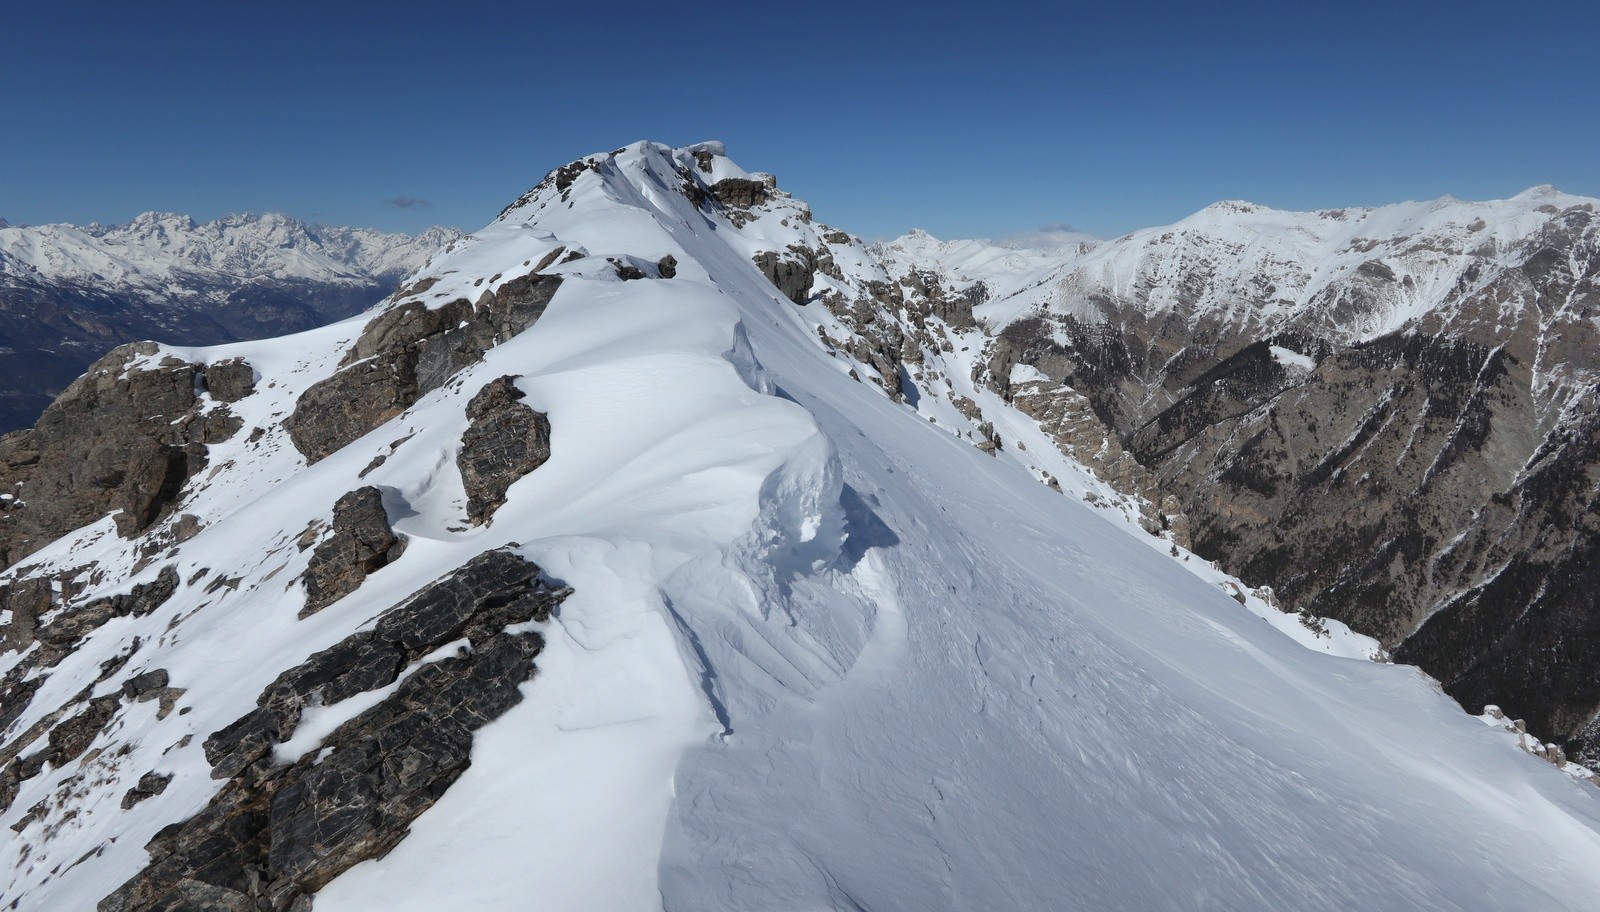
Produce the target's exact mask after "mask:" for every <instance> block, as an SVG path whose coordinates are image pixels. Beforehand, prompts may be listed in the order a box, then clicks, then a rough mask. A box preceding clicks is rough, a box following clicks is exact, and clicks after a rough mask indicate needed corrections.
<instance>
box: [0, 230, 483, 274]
mask: <svg viewBox="0 0 1600 912" xmlns="http://www.w3.org/2000/svg"><path fill="white" fill-rule="evenodd" d="M461 236H462V233H461V232H459V231H457V230H456V229H453V228H440V227H434V228H429V229H427V230H426V231H423V232H421V233H419V234H416V235H409V234H398V233H386V232H382V231H377V230H374V229H371V228H344V227H336V226H326V225H314V224H308V223H306V222H302V221H299V220H298V219H294V218H290V217H289V216H286V215H280V214H277V213H268V214H265V215H252V214H244V215H229V216H225V217H223V218H219V219H215V220H213V221H209V222H202V223H196V222H195V221H194V220H193V219H191V218H189V217H188V216H185V215H177V214H174V213H166V212H146V213H144V214H142V215H140V216H138V217H137V218H135V219H134V220H133V221H131V222H129V223H128V224H126V225H110V226H106V225H99V224H90V225H87V226H76V225H67V224H58V225H38V226H8V225H0V270H3V271H4V272H7V273H11V274H13V275H18V276H23V277H28V278H34V279H40V280H45V281H56V282H91V281H92V282H97V283H105V284H109V285H111V286H114V287H121V286H134V287H137V286H157V287H159V286H162V285H165V284H168V283H171V282H196V281H205V280H211V281H239V280H248V279H253V278H258V277H259V278H271V279H276V280H285V281H295V280H304V281H314V282H371V281H374V280H376V281H394V280H395V279H398V278H399V277H400V276H402V275H404V274H406V273H409V272H412V271H414V270H415V269H416V268H417V267H418V266H420V265H422V263H424V262H425V261H426V260H427V258H428V257H429V256H431V255H432V254H433V253H434V252H435V251H437V250H438V249H440V248H442V247H444V246H445V245H447V244H449V243H450V242H451V241H453V240H456V239H457V238H459V237H461Z"/></svg>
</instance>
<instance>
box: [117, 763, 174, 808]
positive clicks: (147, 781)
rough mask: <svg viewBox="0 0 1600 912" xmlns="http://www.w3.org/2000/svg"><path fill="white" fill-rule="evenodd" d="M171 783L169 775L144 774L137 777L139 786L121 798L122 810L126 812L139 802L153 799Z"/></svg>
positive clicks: (129, 790) (170, 775)
mask: <svg viewBox="0 0 1600 912" xmlns="http://www.w3.org/2000/svg"><path fill="white" fill-rule="evenodd" d="M171 782H172V774H171V773H167V774H165V775H163V774H161V773H154V772H152V773H145V774H144V775H143V776H140V777H139V784H138V785H135V786H134V787H133V788H131V789H128V791H127V793H126V794H124V795H123V796H122V809H123V810H124V811H126V810H127V809H129V808H131V807H133V806H134V805H136V804H138V803H139V802H141V801H144V800H146V799H149V798H154V797H155V796H157V795H159V794H161V793H162V792H164V791H166V790H167V785H168V784H170V783H171Z"/></svg>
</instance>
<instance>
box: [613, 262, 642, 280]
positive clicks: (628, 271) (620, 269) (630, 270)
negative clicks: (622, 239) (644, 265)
mask: <svg viewBox="0 0 1600 912" xmlns="http://www.w3.org/2000/svg"><path fill="white" fill-rule="evenodd" d="M612 268H614V269H615V270H616V273H617V278H619V279H621V280H622V281H624V282H632V281H633V280H635V279H642V278H644V277H645V271H644V270H643V269H640V268H639V267H637V266H635V265H633V264H632V263H624V262H620V261H616V260H613V261H612Z"/></svg>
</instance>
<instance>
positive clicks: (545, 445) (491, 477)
mask: <svg viewBox="0 0 1600 912" xmlns="http://www.w3.org/2000/svg"><path fill="white" fill-rule="evenodd" d="M515 381H516V378H515V377H501V378H499V379H497V380H494V381H492V382H490V383H489V384H488V385H487V386H485V387H484V388H483V389H482V390H480V391H479V392H478V394H477V395H476V396H474V397H472V401H471V402H469V403H468V404H467V420H468V421H470V422H471V424H469V425H468V426H467V432H466V433H465V434H463V435H462V437H461V453H460V454H459V455H458V456H457V457H456V465H457V467H459V468H460V470H461V482H462V485H463V486H464V487H465V488H466V491H467V517H468V518H469V519H471V520H472V521H473V522H474V523H478V524H482V523H486V522H489V521H490V520H491V518H492V517H493V516H494V511H496V510H498V509H500V505H501V504H503V503H505V502H506V491H507V489H509V488H510V487H511V484H512V483H513V482H515V481H516V480H517V479H519V478H521V477H522V476H524V475H526V474H528V473H529V472H532V471H533V470H534V469H537V468H538V467H540V466H542V465H544V464H545V462H546V461H547V460H549V458H550V419H549V418H548V417H547V416H546V415H545V414H544V413H543V412H536V411H534V410H533V409H531V408H529V407H528V406H526V405H523V404H522V402H521V401H520V400H521V399H522V398H523V393H522V391H521V390H519V389H517V386H516V382H515Z"/></svg>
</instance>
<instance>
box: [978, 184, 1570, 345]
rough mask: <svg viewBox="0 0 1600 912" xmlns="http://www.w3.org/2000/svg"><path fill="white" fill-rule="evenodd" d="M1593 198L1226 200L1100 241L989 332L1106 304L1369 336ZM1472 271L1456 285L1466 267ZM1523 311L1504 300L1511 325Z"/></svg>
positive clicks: (1420, 309)
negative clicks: (1299, 203) (1348, 204)
mask: <svg viewBox="0 0 1600 912" xmlns="http://www.w3.org/2000/svg"><path fill="white" fill-rule="evenodd" d="M1595 205H1600V201H1597V200H1592V199H1587V198H1584V197H1577V196H1572V195H1570V194H1566V193H1562V192H1560V191H1559V190H1556V189H1555V188H1553V187H1549V186H1539V187H1533V188H1530V189H1528V190H1526V191H1524V192H1522V193H1520V194H1518V195H1517V196H1515V197H1512V198H1511V199H1506V200H1488V201H1482V202H1472V201H1465V200H1458V199H1455V198H1454V197H1449V196H1446V197H1441V198H1440V199H1437V200H1432V201H1427V202H1408V203H1398V204H1395V205H1389V206H1380V207H1373V208H1348V209H1324V210H1319V211H1315V212H1289V211H1283V210H1278V209H1271V208H1268V207H1266V206H1260V205H1256V204H1253V203H1247V202H1241V201H1226V202H1219V203H1214V204H1212V205H1210V206H1207V207H1206V208H1205V209H1202V210H1200V211H1199V212H1197V213H1195V214H1193V215H1191V216H1189V217H1188V218H1185V219H1183V220H1181V221H1178V222H1176V223H1174V224H1172V225H1168V226H1163V227H1158V228H1147V229H1143V230H1140V231H1135V232H1133V233H1131V234H1128V235H1125V236H1123V237H1120V238H1117V239H1115V240H1112V241H1107V242H1105V243H1103V244H1101V245H1099V246H1098V247H1096V248H1095V249H1093V250H1091V251H1088V252H1087V253H1086V254H1084V255H1083V256H1072V257H1070V258H1066V259H1064V260H1063V261H1061V262H1060V263H1059V265H1058V266H1057V268H1056V271H1055V272H1054V274H1052V275H1051V276H1049V277H1048V278H1046V279H1045V280H1044V281H1043V282H1041V283H1039V284H1038V285H1037V286H1035V287H1031V288H1028V289H1024V290H1022V291H1020V292H1019V293H1017V294H1015V295H1013V296H1011V297H1010V298H1009V299H1008V300H1004V301H998V300H997V301H995V302H993V303H991V304H990V305H989V306H988V307H987V308H986V309H985V311H984V316H985V319H986V321H987V322H989V323H991V325H999V324H1004V323H1007V322H1010V321H1012V320H1015V319H1017V318H1019V317H1021V316H1025V315H1027V314H1028V313H1032V312H1038V311H1041V310H1046V309H1052V308H1054V309H1056V310H1062V309H1063V308H1064V309H1065V311H1066V312H1070V313H1073V314H1074V315H1076V316H1078V317H1080V318H1091V319H1105V318H1107V317H1110V316H1112V314H1109V313H1106V312H1105V311H1106V307H1107V305H1105V304H1099V305H1096V304H1094V303H1092V302H1093V300H1094V299H1095V298H1096V297H1101V298H1105V299H1109V300H1111V301H1114V302H1116V304H1115V306H1116V307H1127V308H1130V309H1132V310H1136V311H1140V312H1143V313H1145V314H1147V315H1151V316H1154V315H1159V314H1163V313H1166V312H1171V311H1177V312H1180V313H1182V314H1184V315H1185V316H1191V317H1200V316H1204V317H1207V318H1211V319H1215V320H1217V321H1218V322H1219V323H1221V324H1223V325H1225V326H1230V327H1233V328H1236V329H1242V330H1248V331H1251V332H1253V333H1254V334H1256V335H1260V336H1265V335H1268V334H1270V333H1271V332H1273V331H1281V330H1284V329H1289V328H1295V327H1310V328H1314V329H1316V330H1319V331H1323V332H1327V333H1330V334H1332V335H1333V336H1335V337H1337V338H1339V339H1341V340H1343V341H1360V340H1364V339H1372V338H1376V337H1378V336H1381V335H1384V334H1386V333H1390V332H1393V331H1395V330H1397V329H1400V328H1401V327H1403V326H1406V325H1407V324H1409V323H1412V322H1414V321H1416V320H1418V319H1420V318H1422V317H1423V316H1425V315H1427V314H1429V313H1431V312H1434V311H1439V310H1448V309H1449V308H1451V307H1452V306H1453V305H1454V304H1455V303H1456V302H1458V301H1460V300H1461V299H1463V298H1466V297H1469V296H1470V295H1471V294H1472V293H1473V292H1475V291H1477V290H1478V289H1480V288H1482V287H1483V286H1485V285H1487V284H1489V282H1490V281H1492V280H1493V278H1494V277H1495V274H1496V271H1497V269H1499V268H1504V267H1506V266H1509V265H1514V264H1516V263H1518V262H1519V261H1520V258H1522V257H1524V256H1525V255H1526V250H1527V248H1528V246H1529V245H1530V244H1531V243H1534V242H1535V241H1536V235H1537V233H1538V231H1539V230H1540V229H1541V228H1542V227H1543V226H1544V225H1545V224H1546V223H1548V222H1550V221H1551V218H1552V216H1554V215H1556V214H1557V213H1558V212H1560V211H1561V210H1566V209H1569V208H1571V207H1574V206H1578V207H1583V206H1588V207H1591V209H1590V211H1593V210H1592V207H1593V206H1595ZM1474 264H1477V268H1475V269H1473V270H1472V272H1471V274H1470V275H1469V276H1468V277H1467V278H1466V279H1463V274H1464V273H1467V272H1468V269H1469V267H1472V266H1474ZM1363 269H1365V270H1367V272H1368V273H1369V274H1374V272H1375V271H1376V274H1381V275H1384V276H1385V277H1387V278H1389V279H1390V280H1391V282H1392V285H1389V286H1386V287H1385V289H1384V290H1383V292H1382V293H1381V294H1380V295H1378V296H1377V299H1376V300H1372V301H1351V300H1348V299H1347V297H1346V296H1345V295H1343V294H1342V292H1344V290H1345V289H1344V286H1345V285H1346V284H1347V283H1349V282H1351V281H1352V280H1355V279H1358V278H1359V277H1360V276H1361V274H1362V270H1363ZM1519 306H1520V302H1518V301H1508V302H1505V308H1506V310H1505V314H1506V316H1507V317H1508V318H1510V317H1514V316H1515V315H1516V314H1517V313H1518V308H1519Z"/></svg>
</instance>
